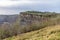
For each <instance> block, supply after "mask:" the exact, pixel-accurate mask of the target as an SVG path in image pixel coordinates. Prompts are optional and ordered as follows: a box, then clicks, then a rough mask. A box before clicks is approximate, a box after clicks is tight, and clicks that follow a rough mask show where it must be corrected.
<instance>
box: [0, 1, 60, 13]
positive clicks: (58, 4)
mask: <svg viewBox="0 0 60 40" xmlns="http://www.w3.org/2000/svg"><path fill="white" fill-rule="evenodd" d="M27 10H33V11H52V12H60V0H0V14H18V13H19V12H21V11H27Z"/></svg>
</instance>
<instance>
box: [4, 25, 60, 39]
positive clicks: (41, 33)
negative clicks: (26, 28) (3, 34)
mask: <svg viewBox="0 0 60 40" xmlns="http://www.w3.org/2000/svg"><path fill="white" fill-rule="evenodd" d="M4 40H60V25H55V26H48V27H45V28H43V29H40V30H36V31H32V32H28V33H23V34H20V35H17V36H13V37H9V38H6V39H4Z"/></svg>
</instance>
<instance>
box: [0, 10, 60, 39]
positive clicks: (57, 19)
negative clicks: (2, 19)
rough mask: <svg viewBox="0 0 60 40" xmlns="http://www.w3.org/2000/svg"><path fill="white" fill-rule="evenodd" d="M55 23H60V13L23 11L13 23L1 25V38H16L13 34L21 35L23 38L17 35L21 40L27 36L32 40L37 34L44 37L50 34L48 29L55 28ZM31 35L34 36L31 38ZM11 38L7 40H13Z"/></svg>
mask: <svg viewBox="0 0 60 40" xmlns="http://www.w3.org/2000/svg"><path fill="white" fill-rule="evenodd" d="M54 25H57V26H58V25H60V14H59V13H54V12H36V11H27V12H21V13H20V14H19V15H18V18H17V19H16V21H15V22H14V23H13V24H12V25H11V24H8V23H4V24H3V25H2V26H1V27H0V30H1V31H0V39H5V38H8V37H11V38H15V37H12V36H17V35H20V36H19V37H20V38H22V39H20V38H19V37H17V38H19V39H20V40H25V39H26V38H27V40H29V39H31V40H32V39H33V38H34V37H36V36H35V34H36V35H38V36H39V38H41V37H42V39H43V38H44V37H45V38H46V35H50V33H48V32H49V31H47V30H51V29H53V28H55V27H54ZM57 26H56V28H57ZM50 27H51V29H50ZM45 28H46V30H45ZM58 28H59V27H58ZM58 28H57V29H58ZM41 30H43V31H41ZM54 30H55V29H54ZM46 31H47V32H46ZM36 32H37V33H38V34H37V33H36ZM44 32H45V33H44ZM53 32H55V31H53ZM53 32H52V33H53ZM25 33H26V34H25ZM31 33H32V34H31ZM45 34H46V35H45ZM24 35H26V36H24ZM29 35H31V36H33V37H32V38H30V36H29ZM44 35H45V36H44ZM54 35H55V33H54ZM25 37H26V38H25ZM47 37H48V36H47ZM11 38H8V39H7V40H12V39H11ZM28 38H29V39H28ZM14 40H15V39H14ZM16 40H17V39H16ZM34 40H35V39H34Z"/></svg>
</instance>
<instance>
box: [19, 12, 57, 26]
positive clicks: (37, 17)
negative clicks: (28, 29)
mask: <svg viewBox="0 0 60 40" xmlns="http://www.w3.org/2000/svg"><path fill="white" fill-rule="evenodd" d="M53 17H56V14H53V13H48V12H45V13H44V12H41V13H40V12H38V13H32V12H21V13H20V22H21V24H22V25H26V24H27V25H30V24H33V23H35V24H39V23H41V22H44V21H48V20H50V19H51V18H53Z"/></svg>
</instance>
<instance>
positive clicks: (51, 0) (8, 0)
mask: <svg viewBox="0 0 60 40" xmlns="http://www.w3.org/2000/svg"><path fill="white" fill-rule="evenodd" d="M58 2H59V0H37V1H36V0H0V6H3V7H5V6H12V5H26V4H36V3H39V4H51V5H52V4H55V3H58Z"/></svg>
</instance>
